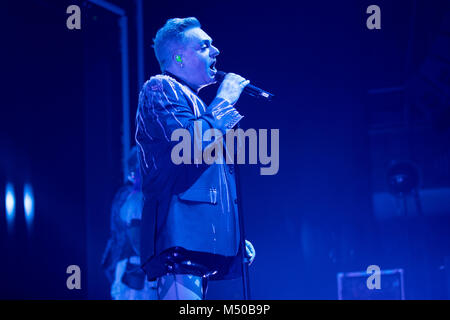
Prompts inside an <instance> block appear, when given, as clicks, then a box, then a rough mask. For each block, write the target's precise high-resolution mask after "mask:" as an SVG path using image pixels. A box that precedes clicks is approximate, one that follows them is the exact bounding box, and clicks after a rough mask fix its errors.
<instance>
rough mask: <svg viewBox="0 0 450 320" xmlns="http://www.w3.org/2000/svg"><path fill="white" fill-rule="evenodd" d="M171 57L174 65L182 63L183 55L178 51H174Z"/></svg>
mask: <svg viewBox="0 0 450 320" xmlns="http://www.w3.org/2000/svg"><path fill="white" fill-rule="evenodd" d="M172 59H173V61H174V62H175V64H176V65H179V66H180V65H181V66H182V65H183V56H182V54H181V53H180V52H175V53H174V54H173V56H172Z"/></svg>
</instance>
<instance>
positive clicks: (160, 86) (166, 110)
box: [136, 77, 243, 163]
mask: <svg viewBox="0 0 450 320" xmlns="http://www.w3.org/2000/svg"><path fill="white" fill-rule="evenodd" d="M189 100H190V101H189ZM195 103H196V100H195V99H194V98H193V99H190V98H189V96H188V95H187V94H185V93H184V92H183V91H182V89H181V87H180V86H179V85H178V84H177V83H174V82H172V81H171V80H169V79H168V78H165V77H153V78H151V79H150V80H149V81H147V82H146V83H145V85H144V87H143V89H142V91H141V93H140V97H139V110H138V113H137V118H136V125H137V135H136V141H137V143H138V144H140V142H141V141H142V140H146V141H153V144H155V143H159V144H161V145H166V146H174V145H175V144H177V143H178V140H177V141H172V139H171V137H172V134H173V133H174V131H175V130H177V129H185V130H187V132H189V135H190V138H191V146H192V147H194V138H195V137H203V134H204V132H205V131H206V130H208V129H217V130H218V131H216V132H220V134H221V135H224V134H226V132H227V131H228V130H229V129H232V128H233V127H234V126H235V125H236V124H237V123H238V122H239V121H240V120H241V119H242V118H243V117H242V116H241V115H240V114H239V112H238V111H237V110H236V109H235V108H234V106H233V105H231V104H230V103H229V102H228V101H226V100H224V99H221V98H215V99H214V100H213V101H212V103H211V104H210V105H209V106H208V107H207V108H206V112H204V113H203V114H201V115H195V113H194V111H193V107H192V105H194V106H195ZM196 131H197V132H196ZM195 133H196V134H195ZM220 134H219V135H217V134H216V140H217V137H218V136H220ZM200 139H201V138H200ZM201 140H202V141H201V145H202V150H204V149H205V147H206V146H207V145H209V144H210V143H211V142H210V141H203V139H201ZM197 143H200V141H197ZM144 149H145V148H144ZM160 149H161V148H160ZM191 150H193V149H192V148H191ZM143 151H144V152H145V150H143ZM166 151H169V150H166ZM192 154H193V152H191V155H192ZM148 156H150V155H148ZM144 161H145V160H144ZM191 163H193V162H191Z"/></svg>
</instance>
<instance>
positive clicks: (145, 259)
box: [136, 18, 255, 300]
mask: <svg viewBox="0 0 450 320" xmlns="http://www.w3.org/2000/svg"><path fill="white" fill-rule="evenodd" d="M154 49H155V54H156V58H157V59H158V62H159V65H160V68H161V71H162V74H161V75H156V76H153V77H151V78H150V80H148V81H147V82H146V83H145V84H144V86H143V88H142V91H141V93H140V96H139V107H138V111H137V115H136V127H137V128H136V143H137V145H138V147H139V157H140V163H141V167H140V169H141V175H142V192H143V193H144V198H145V201H144V209H143V213H142V226H141V232H142V237H141V262H142V267H143V269H144V271H145V272H146V274H147V278H148V280H154V279H156V280H157V284H158V297H159V299H182V300H187V299H203V298H204V297H205V291H206V283H207V280H219V279H230V278H235V277H237V276H239V270H240V269H239V266H240V261H239V258H240V257H241V254H240V250H239V248H240V245H239V244H240V241H241V239H240V230H239V220H238V211H237V195H236V185H235V177H234V168H233V166H232V165H230V164H227V163H226V162H225V161H215V162H214V163H212V164H206V163H205V162H204V161H198V160H199V159H194V158H195V157H194V152H192V153H191V154H190V155H188V156H189V157H190V158H191V159H190V160H191V161H187V163H181V164H175V163H174V161H172V157H171V155H172V150H173V147H174V146H175V145H176V144H177V143H178V142H179V141H178V139H174V138H173V136H172V134H173V133H174V131H176V130H177V129H183V130H186V131H187V132H188V133H189V136H190V139H191V141H189V143H190V144H191V145H192V146H193V148H192V150H194V148H196V147H200V148H202V150H204V149H205V148H206V147H207V146H208V145H209V144H211V141H203V139H202V137H203V133H204V132H205V131H207V130H208V129H216V132H220V134H222V135H225V134H226V132H227V131H228V130H229V129H232V128H234V127H235V126H236V124H237V123H238V122H239V121H240V120H241V119H242V116H241V115H240V113H239V112H238V111H237V110H236V108H235V107H234V105H235V104H236V102H237V100H238V99H239V96H240V95H241V93H242V91H243V89H244V88H245V86H246V85H247V84H248V83H249V81H248V80H246V79H244V78H243V77H241V76H239V75H237V74H232V73H228V74H227V75H226V76H225V78H224V80H223V82H222V83H221V85H220V87H219V89H218V90H217V95H216V97H215V99H214V100H213V101H212V102H211V104H210V105H206V104H205V103H204V102H203V101H202V100H201V99H200V98H199V97H198V95H197V94H198V92H199V90H200V89H201V88H204V87H206V86H208V85H210V84H212V83H215V75H216V72H217V70H216V69H215V64H216V59H217V56H218V55H219V50H218V49H217V48H216V47H214V46H213V45H212V39H211V37H209V36H208V35H207V34H206V33H205V32H204V31H203V30H202V29H201V26H200V23H199V21H198V20H197V19H196V18H185V19H178V18H176V19H170V20H168V21H167V22H166V24H165V25H164V26H163V27H162V28H161V29H160V30H159V31H158V32H157V34H156V37H155V39H154ZM178 131H179V130H178ZM196 137H200V139H198V138H196ZM216 138H217V136H216ZM183 156H186V155H183ZM245 255H246V262H249V263H251V262H252V261H253V259H254V255H255V254H254V248H253V246H252V245H251V243H250V242H248V241H246V253H245Z"/></svg>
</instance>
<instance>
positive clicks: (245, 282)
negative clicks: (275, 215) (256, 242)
mask: <svg viewBox="0 0 450 320" xmlns="http://www.w3.org/2000/svg"><path fill="white" fill-rule="evenodd" d="M237 127H238V128H240V127H239V123H238V125H237ZM238 143H239V142H238ZM234 173H235V181H236V196H237V207H238V217H239V232H240V234H241V237H240V244H239V245H240V249H241V259H240V260H241V272H242V288H243V293H244V300H250V279H249V275H248V263H246V262H245V252H246V246H245V232H244V215H243V210H242V201H241V195H242V193H241V176H240V174H239V165H238V164H237V161H236V164H234Z"/></svg>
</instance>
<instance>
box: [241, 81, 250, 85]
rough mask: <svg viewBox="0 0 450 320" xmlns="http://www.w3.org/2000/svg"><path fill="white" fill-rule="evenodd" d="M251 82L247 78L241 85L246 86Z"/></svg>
mask: <svg viewBox="0 0 450 320" xmlns="http://www.w3.org/2000/svg"><path fill="white" fill-rule="evenodd" d="M249 83H250V80H245V81H243V82H241V86H243V87H245V86H246V85H248V84H249Z"/></svg>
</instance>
